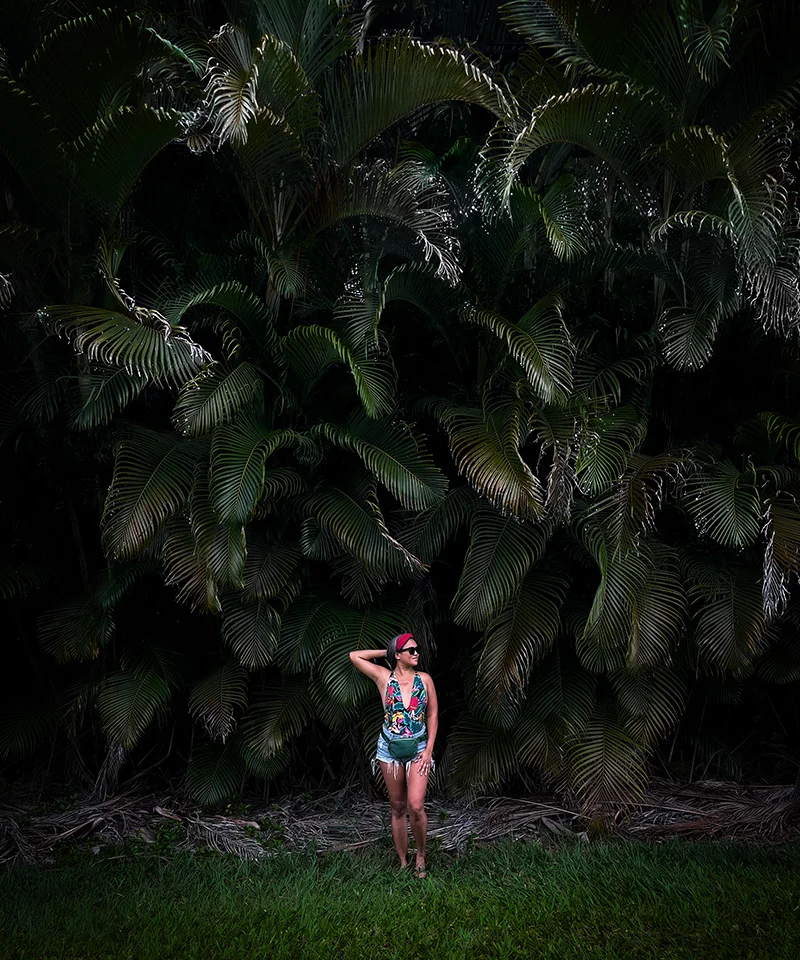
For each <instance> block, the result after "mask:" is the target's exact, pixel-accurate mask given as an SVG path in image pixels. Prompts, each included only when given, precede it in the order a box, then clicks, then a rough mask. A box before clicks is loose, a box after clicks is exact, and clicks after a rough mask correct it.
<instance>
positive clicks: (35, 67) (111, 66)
mask: <svg viewBox="0 0 800 960" xmlns="http://www.w3.org/2000/svg"><path fill="white" fill-rule="evenodd" d="M89 50H91V51H92V52H93V53H92V56H87V51H89ZM163 55H164V47H163V44H162V43H161V42H160V41H159V39H158V38H157V36H156V35H155V34H153V33H151V32H150V31H148V30H147V28H146V26H145V23H144V21H143V20H142V19H140V18H138V17H135V16H131V15H129V14H128V15H126V14H124V13H120V12H119V11H118V10H98V11H96V12H95V13H92V14H91V15H89V16H86V17H76V18H72V19H69V20H66V21H65V22H64V23H62V24H61V25H60V26H59V27H58V28H57V29H55V30H54V31H53V32H52V33H50V34H48V36H47V37H45V39H44V40H43V41H42V43H41V44H40V45H39V46H38V48H37V49H36V52H35V53H34V55H33V56H32V57H31V58H30V59H29V60H28V61H27V62H26V63H25V64H24V65H23V67H22V69H21V71H20V83H21V84H22V86H23V87H25V89H26V90H28V91H29V92H30V93H31V95H32V96H33V97H34V98H35V99H36V100H37V101H38V102H39V103H41V104H42V106H43V107H44V109H45V110H46V111H47V112H48V113H49V114H50V115H51V116H52V117H53V118H54V119H55V120H56V122H57V123H58V126H59V132H60V135H61V138H62V142H63V141H71V140H75V139H77V138H78V137H79V136H81V134H82V133H83V132H84V131H85V130H86V129H87V128H88V127H91V126H92V124H94V123H96V122H97V121H98V120H100V119H101V118H102V117H103V116H104V115H106V114H107V113H108V112H110V111H112V110H113V109H115V108H116V107H119V106H121V105H122V104H124V103H125V102H126V100H127V99H128V96H129V93H130V86H131V83H132V81H133V80H134V79H135V77H136V76H137V74H138V73H139V70H140V68H141V67H142V66H143V65H144V64H146V63H148V62H151V61H154V60H157V59H160V58H162V57H163ZM67 77H68V78H69V83H65V82H64V81H65V78H67Z"/></svg>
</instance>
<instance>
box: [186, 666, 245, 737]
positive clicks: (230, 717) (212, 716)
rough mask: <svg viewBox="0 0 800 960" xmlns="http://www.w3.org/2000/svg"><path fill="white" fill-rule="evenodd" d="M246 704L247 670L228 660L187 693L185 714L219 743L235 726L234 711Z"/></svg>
mask: <svg viewBox="0 0 800 960" xmlns="http://www.w3.org/2000/svg"><path fill="white" fill-rule="evenodd" d="M245 706H247V671H246V670H245V669H244V668H243V667H241V666H239V664H238V663H236V661H234V660H229V661H228V662H227V663H224V664H223V665H222V666H221V667H219V668H218V669H217V670H214V671H212V672H211V673H210V674H208V676H206V677H204V678H203V679H202V680H199V681H198V682H197V683H196V684H195V685H194V686H193V687H192V692H191V693H190V694H189V713H190V715H191V716H192V717H193V718H194V719H195V720H197V721H198V722H199V723H201V724H202V725H203V728H204V729H205V731H206V733H207V734H208V735H209V737H211V739H212V740H219V741H221V742H222V743H225V741H226V740H227V739H228V737H229V736H230V735H231V734H232V733H233V731H234V728H235V726H236V720H235V716H236V710H237V709H244V707H245Z"/></svg>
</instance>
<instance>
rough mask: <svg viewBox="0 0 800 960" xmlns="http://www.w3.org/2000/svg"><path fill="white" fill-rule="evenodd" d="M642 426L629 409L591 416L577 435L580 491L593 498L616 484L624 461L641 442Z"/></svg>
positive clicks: (625, 465)
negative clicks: (578, 436)
mask: <svg viewBox="0 0 800 960" xmlns="http://www.w3.org/2000/svg"><path fill="white" fill-rule="evenodd" d="M645 429H646V424H645V423H644V422H643V421H642V419H641V417H640V415H639V413H638V411H637V410H636V409H635V408H634V407H632V406H622V407H616V408H614V409H611V410H607V411H600V412H598V413H595V414H592V415H590V416H589V417H588V418H587V421H586V423H585V425H584V427H583V430H582V431H581V435H580V441H579V448H578V457H577V460H576V462H575V476H576V479H577V482H578V486H579V487H580V489H582V490H583V491H585V492H586V493H589V494H591V495H593V496H597V495H598V494H602V493H605V492H606V491H607V490H609V489H610V488H611V486H612V485H613V484H614V483H616V482H618V481H619V480H620V479H621V478H622V476H623V474H624V472H625V470H626V469H627V466H628V458H629V456H630V454H631V453H632V452H633V451H634V450H635V448H636V447H637V446H638V444H639V443H641V441H642V439H643V438H644V433H645Z"/></svg>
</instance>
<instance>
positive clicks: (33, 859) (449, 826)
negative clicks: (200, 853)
mask: <svg viewBox="0 0 800 960" xmlns="http://www.w3.org/2000/svg"><path fill="white" fill-rule="evenodd" d="M427 809H428V833H429V837H430V838H431V839H432V840H434V842H436V843H438V845H439V847H440V848H441V849H443V850H450V851H459V850H462V849H464V847H465V846H467V845H468V844H469V843H474V842H481V843H483V842H490V841H493V840H499V839H501V838H503V837H512V838H518V839H535V838H539V839H541V838H545V837H546V838H549V839H554V838H561V837H565V836H568V837H577V838H581V839H588V838H589V835H590V834H592V835H594V833H595V831H596V829H597V827H598V823H601V824H603V823H604V824H605V826H606V828H611V829H612V830H613V833H614V834H615V835H616V836H621V837H627V838H631V839H633V838H638V839H643V840H661V839H663V838H665V837H669V836H685V837H691V838H694V839H697V838H703V837H705V838H713V839H738V840H745V841H752V842H779V841H786V840H791V839H794V838H795V837H796V836H797V830H798V826H800V797H798V795H797V791H796V790H795V788H794V787H792V786H741V785H739V784H733V783H721V782H718V781H703V782H697V783H691V784H675V783H667V782H663V783H658V782H657V783H653V784H652V785H651V787H650V789H649V790H648V792H647V794H646V795H645V796H644V797H643V798H642V801H641V802H640V803H638V804H636V805H635V807H633V808H631V809H628V810H627V811H625V812H618V813H616V814H613V815H611V814H609V815H607V816H606V817H605V820H603V821H599V820H598V819H595V820H594V822H591V821H590V820H589V819H588V818H587V817H585V816H583V815H581V814H580V813H579V812H578V811H577V810H575V809H570V807H569V804H568V803H566V802H563V801H562V802H559V801H558V800H557V799H556V798H555V797H553V796H544V795H542V796H529V797H525V798H521V797H516V798H512V797H495V798H492V799H483V800H481V801H477V802H474V803H471V804H460V805H459V804H456V803H450V802H446V803H442V804H441V805H440V804H438V803H437V802H436V801H435V800H433V801H431V802H429V803H428V806H427ZM388 814H389V810H388V804H387V803H386V802H376V801H372V800H369V799H367V798H365V797H364V796H363V795H362V794H359V793H357V792H355V791H352V790H346V791H340V792H338V793H332V794H327V795H325V796H324V797H320V798H318V799H315V800H309V799H308V798H307V797H306V798H302V799H292V798H288V799H285V800H283V801H281V802H279V803H273V804H271V805H269V806H263V807H262V808H260V809H259V808H258V807H257V805H252V806H250V807H249V808H246V812H245V813H240V814H239V815H237V814H236V813H233V812H227V813H226V814H224V815H222V814H217V815H214V814H208V813H204V812H203V811H201V810H200V809H198V808H196V807H192V806H189V805H185V806H184V805H181V804H180V803H179V802H178V800H177V799H176V797H175V796H174V795H173V796H170V797H164V796H156V795H142V794H138V795H135V796H134V795H120V796H116V797H110V798H108V799H105V800H102V801H92V800H91V799H89V798H87V799H85V800H80V799H78V800H77V801H76V802H75V803H74V804H73V805H72V806H71V807H70V809H68V810H61V811H54V810H48V809H46V808H43V807H42V805H41V804H40V803H39V802H38V800H37V798H36V797H35V795H34V794H32V793H31V794H30V795H26V794H24V793H20V792H18V793H17V796H16V798H13V799H8V800H5V801H0V863H12V862H15V861H23V862H27V863H37V862H47V861H48V860H50V859H51V858H52V855H53V850H54V848H55V847H56V846H57V845H58V844H62V843H65V842H70V841H72V842H75V841H85V842H87V843H89V844H92V849H93V850H95V852H99V850H100V849H101V847H104V846H106V845H108V844H111V845H121V844H122V843H124V842H125V841H126V840H127V841H129V842H130V841H131V840H134V841H138V842H139V843H142V844H152V843H156V842H157V841H158V840H159V838H163V837H164V836H165V835H168V836H169V838H170V844H171V847H175V848H178V849H180V848H183V849H198V848H203V847H207V848H213V849H216V850H220V851H222V852H225V853H233V854H236V855H238V856H241V857H245V858H247V859H259V858H261V857H266V856H271V855H274V854H275V853H276V852H277V851H278V850H286V849H290V850H301V849H306V848H308V847H309V845H313V847H314V848H315V849H316V850H317V852H318V853H319V854H325V853H329V852H331V851H335V850H354V849H358V848H359V847H366V846H369V845H370V844H373V843H375V842H376V841H377V840H382V839H384V838H387V837H389V816H388ZM171 824H174V827H170V825H171ZM165 828H166V829H165ZM162 842H163V841H162Z"/></svg>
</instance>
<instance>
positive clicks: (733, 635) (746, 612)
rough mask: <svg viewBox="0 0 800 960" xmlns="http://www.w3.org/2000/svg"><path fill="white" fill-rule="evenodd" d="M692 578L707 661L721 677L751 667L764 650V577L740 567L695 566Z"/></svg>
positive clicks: (691, 565)
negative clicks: (762, 590)
mask: <svg viewBox="0 0 800 960" xmlns="http://www.w3.org/2000/svg"><path fill="white" fill-rule="evenodd" d="M686 576H687V580H688V583H689V597H690V598H691V600H692V606H693V608H694V610H695V616H696V620H695V629H694V636H695V642H696V644H697V649H698V652H699V654H700V656H701V658H702V659H703V660H704V661H705V662H706V663H707V664H708V665H709V667H711V668H712V669H714V670H716V671H719V672H721V671H723V670H744V669H746V668H747V667H749V665H750V664H751V663H752V662H753V660H754V659H755V658H756V657H757V656H758V654H759V653H760V652H761V651H762V649H763V647H764V608H763V599H762V595H761V585H760V582H759V581H760V577H759V573H758V572H757V571H756V570H754V569H751V568H750V567H745V566H742V565H738V564H736V565H734V564H727V563H726V564H711V563H705V562H703V561H692V562H690V563H689V564H688V565H687V573H686Z"/></svg>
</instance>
